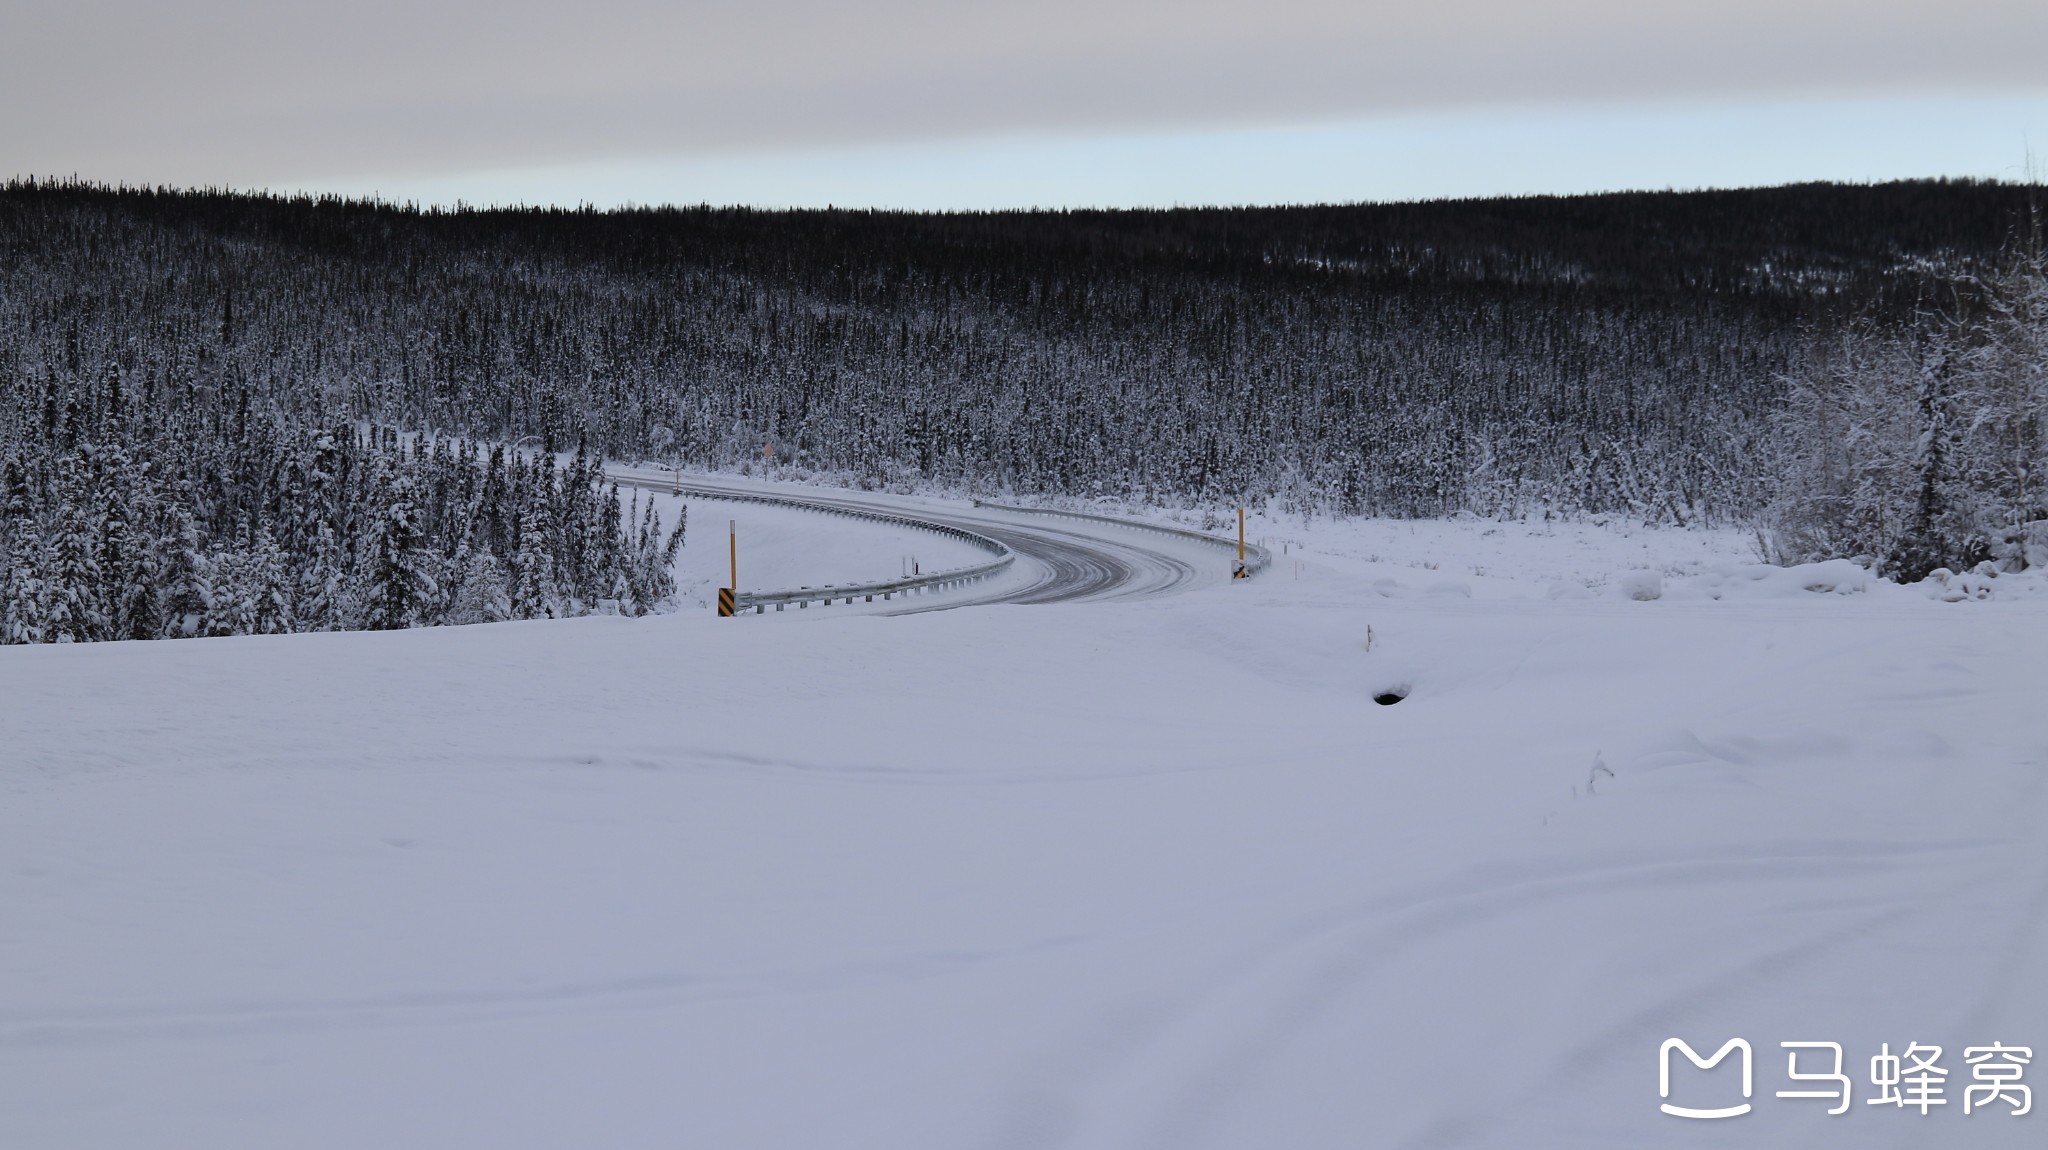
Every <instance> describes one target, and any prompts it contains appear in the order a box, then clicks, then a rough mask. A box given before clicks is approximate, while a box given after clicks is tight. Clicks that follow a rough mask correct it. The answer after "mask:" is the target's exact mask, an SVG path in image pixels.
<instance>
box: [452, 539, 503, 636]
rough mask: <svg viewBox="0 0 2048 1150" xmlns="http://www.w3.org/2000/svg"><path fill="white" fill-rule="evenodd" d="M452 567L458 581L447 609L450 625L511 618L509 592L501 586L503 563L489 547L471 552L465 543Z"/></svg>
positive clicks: (494, 621) (491, 621) (495, 621)
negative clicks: (458, 576) (458, 578)
mask: <svg viewBox="0 0 2048 1150" xmlns="http://www.w3.org/2000/svg"><path fill="white" fill-rule="evenodd" d="M455 569H456V570H457V571H458V572H459V573H460V580H461V581H460V582H459V583H458V584H457V585H456V590H455V596H454V599H453V601H452V602H451V603H450V604H449V608H448V622H449V623H450V624H451V625H454V626H463V625H466V624H470V623H497V622H500V621H502V620H505V619H510V618H512V617H513V616H512V595H511V592H510V591H509V590H508V589H507V588H506V586H505V565H504V564H503V563H501V562H499V561H498V557H497V556H496V555H493V554H491V552H490V549H489V548H477V549H476V550H473V551H472V550H470V549H469V548H468V546H467V545H465V546H464V548H463V550H462V551H460V552H458V553H457V555H456V562H455Z"/></svg>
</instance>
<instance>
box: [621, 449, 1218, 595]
mask: <svg viewBox="0 0 2048 1150" xmlns="http://www.w3.org/2000/svg"><path fill="white" fill-rule="evenodd" d="M609 474H610V475H611V476H612V477H613V478H614V479H615V480H617V481H619V482H620V483H621V484H623V485H630V486H633V487H636V488H639V489H641V490H642V491H645V492H651V493H655V494H657V495H658V494H660V493H663V492H667V491H670V490H672V488H673V486H674V484H675V477H674V475H673V474H672V473H669V472H664V471H655V470H648V469H634V468H618V467H615V468H611V469H609ZM685 483H686V484H687V485H688V486H689V488H690V489H691V491H692V492H696V493H700V494H696V495H693V496H691V497H690V498H689V499H687V500H686V502H688V503H690V504H691V505H692V506H700V507H702V508H704V511H700V512H698V516H699V518H698V521H697V526H696V527H695V528H693V530H696V531H698V532H700V534H698V535H697V536H695V539H696V540H697V543H696V545H697V546H699V547H704V546H706V545H710V546H712V547H713V548H714V549H715V548H716V547H720V546H723V545H724V537H723V536H722V535H718V536H717V537H716V538H715V539H714V538H712V537H711V535H712V533H710V532H706V528H716V527H722V525H723V522H724V521H723V520H722V519H720V520H718V522H716V523H714V522H713V519H714V516H713V515H710V514H706V513H705V512H706V511H710V510H713V509H718V514H719V515H721V516H722V515H725V514H727V512H728V511H730V512H731V514H733V515H751V516H754V517H757V518H759V517H763V516H771V517H772V516H773V515H774V514H775V513H780V515H781V516H800V515H802V514H803V513H802V512H798V511H792V510H790V509H786V508H780V507H769V508H763V507H761V506H760V505H758V504H751V503H739V502H735V503H722V502H720V501H718V500H717V499H705V498H703V497H702V495H701V493H703V492H718V491H731V492H734V493H738V494H748V495H758V494H772V495H776V496H779V497H782V498H786V499H795V500H801V501H804V502H808V503H812V504H814V505H816V506H819V507H841V508H848V509H852V510H858V511H875V512H882V513H886V514H892V515H907V516H913V517H916V518H918V519H921V520H923V521H925V522H930V523H939V524H945V525H947V526H951V527H957V528H961V529H964V530H967V531H972V532H976V533H977V534H980V535H984V536H986V537H988V538H991V539H994V540H997V541H998V542H1001V543H1003V544H1005V545H1007V546H1008V547H1009V548H1010V549H1011V550H1012V551H1013V552H1015V553H1016V555H1017V561H1016V562H1015V563H1014V564H1012V567H1011V570H1010V571H1009V572H1008V573H1007V574H1006V575H1005V576H1004V577H1003V578H1001V579H997V580H992V581H989V582H986V583H977V584H974V585H971V586H968V587H964V588H959V589H957V590H953V591H950V592H947V593H945V594H942V595H938V596H934V597H929V598H919V599H915V600H912V601H911V603H910V605H907V606H906V605H905V604H903V603H894V602H892V603H890V604H889V605H887V606H883V605H881V604H875V605H874V606H873V608H871V609H872V610H873V611H875V612H876V613H881V614H910V613H916V612H920V611H933V610H947V609H950V608H954V607H961V606H967V605H971V604H990V603H1059V602H1065V601H1068V600H1076V599H1109V598H1143V597H1148V596H1152V595H1159V594H1165V593H1168V592H1178V591H1186V590H1193V589H1195V588H1197V587H1200V586H1205V585H1208V584H1213V583H1219V582H1228V580H1229V573H1230V559H1231V553H1230V551H1229V549H1228V548H1225V547H1219V546H1216V545H1214V544H1205V543H1201V542H1198V541H1194V540H1188V539H1183V538H1176V537H1174V536H1172V535H1167V534H1162V533H1160V532H1155V531H1145V530H1140V529H1136V528H1119V527H1112V526H1109V525H1107V524H1103V523H1094V522H1088V521H1085V520H1075V519H1065V518H1057V517H1049V516H1045V515H1041V514H1034V513H1030V512H1018V511H1008V510H1004V509H1002V508H998V507H974V506H967V505H962V504H960V503H958V502H953V501H945V500H935V499H914V498H904V497H899V496H886V495H874V494H864V493H859V492H841V491H830V490H823V489H818V488H808V487H796V486H794V485H789V484H767V483H760V482H747V481H742V480H733V479H715V478H707V477H703V476H693V477H689V478H687V479H686V480H685ZM816 521H817V523H818V529H819V530H829V528H827V527H826V526H825V525H826V524H832V523H834V522H835V521H834V519H833V518H832V517H831V516H820V517H817V520H816ZM863 528H864V529H866V530H868V531H871V532H873V531H877V530H880V531H883V532H891V531H894V530H895V529H891V528H879V529H878V528H876V527H875V526H874V525H871V524H858V523H856V524H855V525H854V527H853V528H852V530H854V531H859V530H862V529H863ZM839 530H841V531H846V530H847V529H846V528H845V527H841V528H839ZM909 534H910V535H911V536H916V535H918V534H919V533H916V532H911V533H909ZM922 539H923V540H926V541H928V542H926V543H924V545H923V546H924V551H925V554H924V556H923V561H922V562H923V569H924V570H926V571H937V570H943V569H946V567H965V566H968V565H970V564H973V563H979V562H981V561H983V560H985V559H987V558H988V556H987V555H986V554H985V553H983V552H980V551H976V550H974V549H972V548H970V547H967V546H966V545H964V544H962V543H960V542H959V541H957V540H951V539H946V538H945V537H943V536H938V535H932V534H928V533H925V534H923V535H922ZM915 546H917V544H916V543H915V542H911V541H906V542H905V543H904V544H902V545H899V546H898V548H897V549H898V550H899V551H901V550H904V549H905V548H906V547H911V548H914V547H915ZM816 562H818V563H825V562H829V560H817V561H816ZM857 566H858V563H857V561H856V562H855V563H852V564H849V565H848V566H846V567H845V568H843V569H842V570H840V571H837V572H834V573H833V574H830V575H826V576H823V577H818V578H814V579H809V580H804V581H801V582H798V581H791V580H790V579H789V577H788V576H787V575H785V574H784V573H783V572H782V570H780V569H779V568H778V567H776V566H771V567H770V568H769V569H768V570H766V571H765V572H757V571H753V570H750V571H749V572H748V573H747V574H744V575H742V577H741V581H740V585H741V588H742V589H743V590H749V591H752V590H763V591H766V590H786V589H790V588H794V587H797V586H800V585H802V584H803V583H811V584H823V583H829V582H850V581H853V580H855V579H883V578H889V577H890V576H892V575H893V574H895V572H893V571H882V572H879V573H877V574H872V575H870V574H864V573H863V574H855V573H854V571H855V569H856V567H857ZM724 578H725V576H724V575H723V573H722V572H721V573H719V574H716V575H714V581H715V582H717V583H723V581H724ZM861 606H862V607H863V608H868V605H866V604H862V605H861ZM839 609H845V608H835V610H839Z"/></svg>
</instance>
